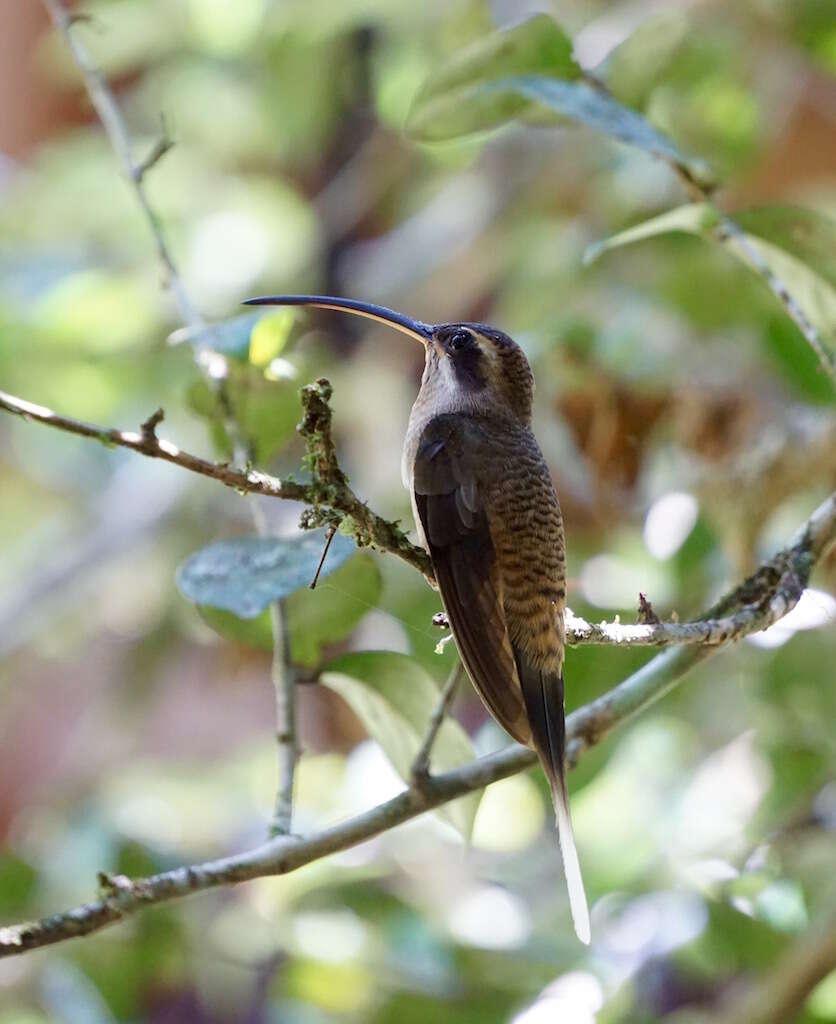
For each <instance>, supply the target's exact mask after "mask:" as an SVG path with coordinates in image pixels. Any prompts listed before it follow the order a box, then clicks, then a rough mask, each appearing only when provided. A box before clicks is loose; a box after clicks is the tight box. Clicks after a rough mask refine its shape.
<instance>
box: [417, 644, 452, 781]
mask: <svg viewBox="0 0 836 1024" xmlns="http://www.w3.org/2000/svg"><path fill="white" fill-rule="evenodd" d="M463 673H464V668H463V667H462V663H461V662H457V663H456V666H455V667H454V668H453V670H452V671H451V672H450V675H449V676H448V677H447V682H446V683H445V684H444V687H443V689H442V691H441V693H440V695H439V698H438V703H437V704H436V706H435V710H434V711H433V713H432V717H431V718H430V724H429V725H428V726H427V734H426V736H425V737H424V741H423V743H422V744H421V746H420V747H419V748H418V753H417V754H416V755H415V760H414V761H413V762H412V781H413V784H414V785H417V786H423V785H424V784H425V783H426V781H427V779H428V778H429V775H430V757H431V755H432V751H433V744H434V743H435V740H436V737H437V736H438V732H439V730H440V729H441V726H442V725H443V724H444V719H445V718H446V717H447V712H448V711H449V710H450V707H451V705H452V703H453V698H454V697H455V696H456V690H457V689H458V685H459V683H460V682H461V681H462V678H463Z"/></svg>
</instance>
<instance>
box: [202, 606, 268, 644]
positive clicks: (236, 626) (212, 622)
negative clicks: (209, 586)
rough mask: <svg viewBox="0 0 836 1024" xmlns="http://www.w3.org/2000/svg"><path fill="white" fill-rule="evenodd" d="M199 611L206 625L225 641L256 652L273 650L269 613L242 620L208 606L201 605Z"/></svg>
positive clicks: (232, 614)
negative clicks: (231, 641)
mask: <svg viewBox="0 0 836 1024" xmlns="http://www.w3.org/2000/svg"><path fill="white" fill-rule="evenodd" d="M197 611H198V614H199V615H200V617H201V619H203V621H204V622H205V623H206V625H207V626H209V627H210V629H214V631H215V632H216V633H217V634H218V635H219V636H222V637H223V638H224V639H225V640H233V641H234V642H235V643H237V644H241V645H242V646H243V647H252V648H253V649H254V650H256V651H272V650H273V626H272V624H271V623H270V613H269V612H268V611H264V612H262V613H261V614H260V615H256V617H255V618H254V619H240V618H239V617H238V616H237V615H236V614H235V613H234V612H226V611H224V610H223V609H222V608H213V607H212V606H211V605H208V604H199V605H198V606H197Z"/></svg>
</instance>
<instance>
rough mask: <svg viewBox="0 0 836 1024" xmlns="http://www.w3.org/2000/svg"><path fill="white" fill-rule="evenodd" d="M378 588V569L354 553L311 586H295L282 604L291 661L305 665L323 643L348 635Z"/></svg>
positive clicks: (315, 658)
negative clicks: (294, 589)
mask: <svg viewBox="0 0 836 1024" xmlns="http://www.w3.org/2000/svg"><path fill="white" fill-rule="evenodd" d="M334 539H335V540H336V537H335V538H334ZM330 558H331V553H330V552H329V554H328V560H329V561H330ZM326 564H327V563H326ZM380 590H381V579H380V571H379V570H378V568H377V563H376V562H375V560H374V559H373V558H372V557H371V556H369V555H356V556H355V557H354V558H352V559H350V561H348V562H347V563H346V564H345V565H341V566H340V567H339V568H338V569H337V570H336V572H333V574H332V575H331V576H330V577H329V578H328V579H327V580H324V579H322V578H321V577H320V582H319V583H318V584H317V586H316V589H315V590H310V589H309V588H303V589H301V590H297V591H296V593H295V594H293V595H291V597H290V598H289V599H288V602H287V608H286V614H287V618H286V626H287V628H288V629H289V630H290V644H291V656H292V657H293V661H294V662H295V663H296V664H297V665H304V666H305V667H308V668H312V667H313V666H314V665H316V664H317V663H318V662H319V660H320V657H321V655H322V647H323V646H324V645H325V644H332V643H336V641H338V640H341V639H342V638H343V637H345V636H348V634H349V633H350V632H351V631H352V630H353V629H354V627H355V626H356V625H357V623H358V622H359V621H360V620H361V619H362V618H363V616H364V615H365V614H366V613H367V612H368V611H370V610H371V609H372V608H374V607H375V606H376V605H377V602H378V599H379V598H380Z"/></svg>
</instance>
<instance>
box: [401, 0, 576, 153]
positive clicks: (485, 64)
mask: <svg viewBox="0 0 836 1024" xmlns="http://www.w3.org/2000/svg"><path fill="white" fill-rule="evenodd" d="M537 72H540V73H543V74H548V75H555V76H557V77H560V78H569V79H574V78H579V77H580V75H581V69H580V68H579V67H578V65H577V64H576V63H575V61H574V60H573V58H572V42H571V40H570V39H569V37H568V36H567V35H566V34H565V33H564V32H563V30H562V29H561V28H560V26H559V25H558V24H557V23H556V22H555V21H554V20H553V19H552V18H550V17H549V16H548V15H546V14H538V15H535V16H534V17H533V18H529V19H528V20H526V21H523V22H522V23H521V24H519V25H516V26H514V27H513V28H510V29H505V30H503V31H501V32H494V33H492V34H491V35H489V36H485V37H484V38H483V39H479V40H478V41H476V42H475V43H473V44H472V45H471V46H469V47H466V48H465V49H463V50H462V51H460V52H459V53H457V54H455V55H454V56H453V57H452V58H451V59H450V60H449V61H448V62H447V63H446V64H444V65H442V66H441V67H440V68H436V69H435V70H434V71H433V73H432V74H431V75H430V77H429V78H428V79H427V80H426V82H425V83H424V85H423V86H422V87H421V89H420V90H419V91H418V94H417V96H416V97H415V99H414V101H413V104H412V108H411V110H410V112H409V116H408V118H407V131H408V133H409V134H410V135H412V136H413V137H414V138H416V139H419V140H421V141H425V142H437V141H440V140H442V139H451V138H455V137H457V136H460V135H469V134H471V133H472V132H479V131H484V130H486V129H489V128H496V127H498V126H499V125H501V124H504V123H505V122H507V121H509V120H512V119H513V118H515V117H518V116H520V115H521V114H522V113H524V112H525V110H526V108H528V107H530V106H531V102H530V100H529V99H526V98H525V97H523V96H521V95H519V94H516V93H515V92H514V91H513V90H496V89H491V88H486V87H487V86H489V85H490V84H491V83H495V82H497V81H498V80H499V79H502V78H507V77H508V76H510V75H520V74H526V73H537Z"/></svg>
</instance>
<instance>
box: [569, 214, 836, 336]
mask: <svg viewBox="0 0 836 1024" xmlns="http://www.w3.org/2000/svg"><path fill="white" fill-rule="evenodd" d="M733 219H734V221H735V222H736V223H737V224H738V225H739V226H740V227H742V228H743V229H744V230H745V232H746V239H747V240H748V242H749V244H750V245H751V246H752V247H753V248H754V249H756V250H757V252H758V254H759V255H760V257H761V259H762V260H763V261H764V262H765V263H766V265H767V266H768V267H769V269H770V270H771V271H772V273H773V274H774V275H775V276H776V277H777V278H778V279H779V281H781V282H782V283H783V284H784V285H785V286H786V288H787V289H788V290H789V293H790V294H791V295H792V297H793V298H794V299H795V301H796V302H797V303H798V305H799V306H800V307H801V309H802V310H803V311H804V313H805V315H806V316H807V318H808V319H809V320H810V322H811V323H812V324H813V325H814V326H815V327H816V329H817V330H818V331H819V333H820V334H821V335H822V337H823V338H825V339H828V340H830V341H833V342H836V256H835V255H834V254H836V221H833V220H831V219H830V218H829V217H824V216H822V215H820V214H816V213H813V212H812V211H810V210H803V209H798V208H794V207H786V206H779V207H769V206H765V207H760V208H758V209H753V210H743V211H741V212H740V213H735V214H734V215H733ZM719 223H720V214H719V213H718V212H717V211H716V210H715V208H714V207H713V206H711V204H710V203H691V204H689V205H686V206H680V207H677V209H675V210H669V211H668V212H667V213H663V214H661V215H660V216H659V217H654V218H653V219H652V220H649V221H645V222H644V223H643V224H638V225H636V226H635V227H632V228H629V229H628V230H627V231H622V232H620V233H619V234H617V235H613V236H612V237H611V238H608V239H606V240H605V241H603V242H598V243H597V244H595V245H593V246H590V248H589V249H587V251H586V254H585V256H584V261H585V262H587V263H589V262H591V261H592V260H594V259H597V258H598V257H599V256H600V255H601V254H602V253H603V252H607V251H608V250H610V249H615V248H617V247H619V246H622V245H629V244H630V243H631V242H638V241H641V240H642V239H646V238H651V237H653V236H654V235H661V234H665V233H667V232H669V231H686V232H689V233H690V234H694V235H699V236H701V237H702V238H707V239H710V240H712V241H715V242H718V243H719V244H721V245H722V246H723V247H724V248H725V249H727V250H728V251H729V252H730V253H731V254H732V255H733V256H734V257H735V258H736V259H738V260H740V261H741V262H742V263H745V264H746V265H747V266H749V267H753V261H752V260H751V258H750V256H749V254H748V253H747V252H746V251H745V250H744V249H742V248H741V246H740V244H739V242H737V241H736V240H735V239H734V237H733V236H729V235H728V233H727V232H722V233H720V232H717V231H716V230H714V229H715V228H716V227H717V226H718V225H719Z"/></svg>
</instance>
